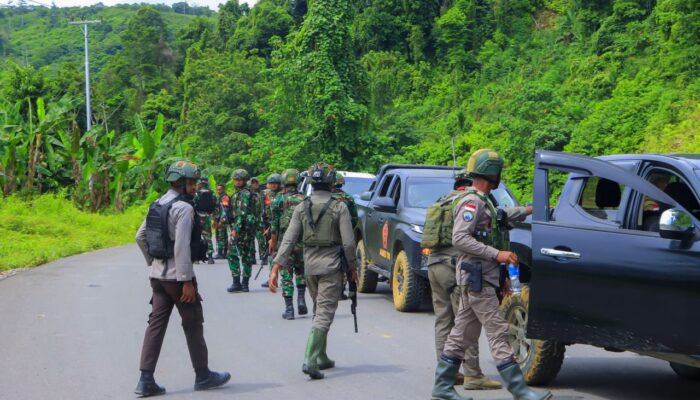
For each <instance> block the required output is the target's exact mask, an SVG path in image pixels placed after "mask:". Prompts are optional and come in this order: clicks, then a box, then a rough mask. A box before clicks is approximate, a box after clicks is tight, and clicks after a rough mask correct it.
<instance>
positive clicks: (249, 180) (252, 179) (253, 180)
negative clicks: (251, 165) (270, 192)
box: [248, 176, 260, 185]
mask: <svg viewBox="0 0 700 400" xmlns="http://www.w3.org/2000/svg"><path fill="white" fill-rule="evenodd" d="M253 182H258V183H260V181H259V180H258V177H257V176H253V177H251V178H250V179H248V185H252V184H253Z"/></svg>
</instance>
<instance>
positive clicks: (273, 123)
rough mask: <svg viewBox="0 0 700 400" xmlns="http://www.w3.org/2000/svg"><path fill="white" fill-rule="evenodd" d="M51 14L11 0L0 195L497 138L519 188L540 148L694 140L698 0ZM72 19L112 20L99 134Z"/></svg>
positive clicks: (300, 4) (99, 92) (421, 2)
mask: <svg viewBox="0 0 700 400" xmlns="http://www.w3.org/2000/svg"><path fill="white" fill-rule="evenodd" d="M70 10H73V11H70ZM59 11H60V13H61V16H60V17H58V21H60V22H56V21H57V17H56V16H55V13H56V12H57V11H56V10H55V9H45V8H34V9H17V8H11V9H1V10H0V12H2V15H1V16H0V27H1V28H0V39H1V42H0V43H2V46H3V52H4V53H3V54H5V55H6V56H5V58H4V59H3V60H5V61H4V62H3V67H2V76H1V78H0V79H2V80H1V81H0V82H1V85H0V95H1V96H2V99H1V100H0V114H3V113H4V115H5V121H4V125H3V128H2V129H3V131H2V136H0V155H1V156H2V159H1V161H2V163H1V164H2V166H1V167H0V168H2V169H0V172H2V173H3V174H4V178H3V177H0V179H2V180H3V181H2V183H3V188H4V192H5V194H9V193H11V192H14V191H18V190H25V191H50V190H56V189H58V188H60V187H64V186H69V187H71V188H72V189H71V193H72V195H73V198H74V199H75V200H76V201H77V202H78V203H79V204H83V205H86V206H88V207H90V208H93V209H100V208H104V207H108V206H111V205H113V206H116V207H117V208H121V207H123V205H124V204H127V203H129V202H132V201H135V200H138V199H142V198H144V197H145V196H147V195H148V194H149V193H151V192H152V191H153V190H154V189H156V188H157V186H155V185H157V182H158V179H157V178H158V177H159V176H160V174H161V173H162V168H163V164H164V163H166V162H168V161H169V160H171V159H172V158H173V157H181V156H186V157H189V158H191V159H193V160H194V161H196V162H199V163H201V164H202V165H203V166H204V167H205V170H206V171H207V172H208V173H209V174H212V175H213V176H214V177H215V178H217V179H219V180H227V179H228V178H229V174H230V172H231V171H232V169H234V168H237V167H239V166H242V167H245V168H248V169H250V170H251V171H252V172H253V173H254V174H258V175H260V176H265V175H267V173H269V172H270V171H279V170H281V169H282V168H285V167H290V166H296V167H305V166H306V165H308V164H309V163H310V162H312V161H313V160H316V159H319V158H322V159H325V160H327V161H329V162H332V163H334V164H335V165H336V166H338V167H339V168H342V169H353V170H367V171H374V170H375V169H376V168H377V167H378V166H379V165H381V164H382V163H385V162H389V161H395V162H415V163H437V164H448V163H451V159H452V155H451V143H450V142H451V138H452V137H454V138H455V141H456V147H457V155H458V161H459V162H460V163H461V164H464V163H465V162H466V159H467V157H468V155H469V153H470V152H471V151H472V150H474V149H476V148H480V147H492V148H495V149H497V150H499V151H501V152H502V153H503V154H504V156H505V157H506V159H507V162H508V166H509V168H508V171H507V173H506V179H507V182H508V183H509V184H510V185H511V186H512V187H513V188H514V189H515V192H516V193H517V194H518V195H519V196H521V197H522V198H523V200H527V199H528V198H529V196H530V192H531V188H530V182H531V176H532V161H533V155H534V151H535V149H553V150H566V151H571V152H578V153H584V154H590V155H601V154H610V153H620V152H639V151H655V152H700V140H699V138H698V132H699V131H700V106H698V97H699V96H700V2H696V1H687V0H656V1H654V0H614V1H604V0H587V1H584V0H570V1H566V0H413V1H406V0H357V1H347V0H313V1H310V0H309V1H304V0H260V1H259V2H258V3H257V4H256V5H255V6H254V7H253V8H252V9H248V7H247V6H245V5H243V6H241V5H239V3H238V1H237V0H230V1H229V2H228V3H226V4H225V5H223V6H222V7H221V8H220V9H219V10H217V12H216V13H215V14H213V15H211V16H208V15H206V12H204V11H203V10H201V12H200V13H201V14H204V15H201V16H196V17H193V16H191V15H184V14H182V13H176V12H174V11H173V10H172V9H171V8H169V7H157V8H154V7H150V6H144V7H140V8H138V9H137V10H136V9H135V8H134V7H131V6H129V7H125V6H120V7H116V8H114V7H91V8H82V9H66V10H65V11H64V10H59ZM71 12H72V13H73V14H71ZM69 16H70V18H76V19H77V18H89V19H94V18H102V19H104V20H105V21H106V22H107V23H104V24H102V25H101V26H95V27H94V29H95V30H94V32H95V33H94V34H93V36H92V37H91V46H92V47H91V56H92V60H93V63H94V64H93V65H94V71H93V118H94V123H95V127H94V128H93V130H92V131H91V132H85V131H84V111H83V107H84V104H83V101H84V100H83V95H82V90H83V89H82V80H83V71H82V65H81V63H80V60H81V58H80V57H81V56H82V53H81V46H82V40H81V39H82V38H81V35H80V32H79V31H78V30H77V28H75V27H71V28H70V29H68V28H66V26H65V22H66V21H67V18H69ZM21 18H24V25H20V22H19V21H20V20H21ZM71 29H72V30H71ZM69 31H70V32H69ZM40 109H41V110H42V111H41V113H40V112H39V110H40Z"/></svg>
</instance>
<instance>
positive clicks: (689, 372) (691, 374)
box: [670, 362, 700, 381]
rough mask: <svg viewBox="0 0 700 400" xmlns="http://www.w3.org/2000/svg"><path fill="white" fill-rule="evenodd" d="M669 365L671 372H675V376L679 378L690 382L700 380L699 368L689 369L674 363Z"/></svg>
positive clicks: (686, 366)
mask: <svg viewBox="0 0 700 400" xmlns="http://www.w3.org/2000/svg"><path fill="white" fill-rule="evenodd" d="M670 364H671V369H672V370H673V372H675V373H676V375H678V376H680V377H681V378H683V379H688V380H691V381H698V380H700V368H696V367H691V366H690V365H685V364H678V363H674V362H672V363H670Z"/></svg>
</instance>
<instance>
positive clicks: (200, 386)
mask: <svg viewBox="0 0 700 400" xmlns="http://www.w3.org/2000/svg"><path fill="white" fill-rule="evenodd" d="M196 372H197V377H196V378H195V380H194V390H207V389H213V388H215V387H219V386H222V385H225V384H226V382H228V381H229V380H230V379H231V374H229V373H228V372H214V371H210V370H209V369H208V368H205V369H203V370H198V371H196Z"/></svg>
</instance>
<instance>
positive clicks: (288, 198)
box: [270, 188, 306, 297]
mask: <svg viewBox="0 0 700 400" xmlns="http://www.w3.org/2000/svg"><path fill="white" fill-rule="evenodd" d="M303 201H304V195H303V194H302V193H299V191H297V190H296V188H294V189H293V190H290V191H287V192H286V193H284V194H282V195H281V196H278V197H277V199H276V200H275V202H274V203H273V204H272V206H271V212H272V224H271V226H270V231H271V232H272V233H273V234H275V233H276V234H277V235H278V237H283V236H284V232H285V231H286V230H287V228H288V227H289V221H290V220H291V216H292V212H293V211H294V207H296V206H297V204H299V203H301V202H303ZM281 275H282V295H283V296H284V297H293V296H294V282H292V280H293V278H294V276H296V286H297V288H299V289H301V288H305V287H306V283H305V282H304V249H303V248H302V246H301V244H297V246H295V247H294V250H293V251H292V254H291V256H290V258H289V261H288V262H287V265H285V266H284V268H283V269H282V272H281Z"/></svg>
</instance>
